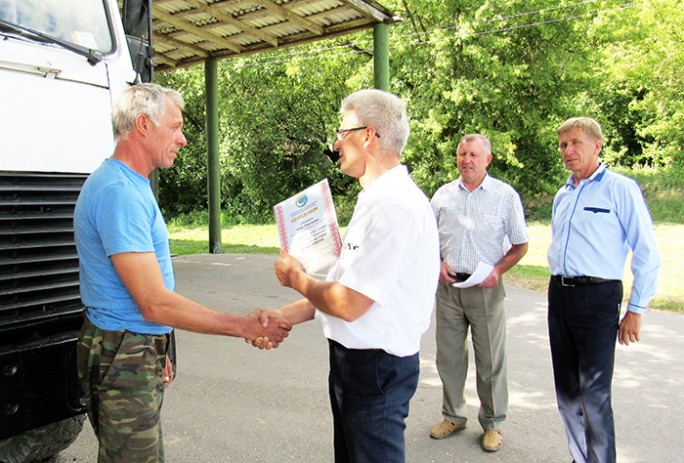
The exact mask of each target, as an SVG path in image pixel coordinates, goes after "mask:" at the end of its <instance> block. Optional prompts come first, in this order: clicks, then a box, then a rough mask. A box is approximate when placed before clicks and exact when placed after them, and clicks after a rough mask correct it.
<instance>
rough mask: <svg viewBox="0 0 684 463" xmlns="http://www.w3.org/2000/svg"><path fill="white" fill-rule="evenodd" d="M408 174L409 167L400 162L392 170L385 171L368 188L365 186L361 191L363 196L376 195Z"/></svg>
mask: <svg viewBox="0 0 684 463" xmlns="http://www.w3.org/2000/svg"><path fill="white" fill-rule="evenodd" d="M407 175H408V169H407V168H406V166H405V165H403V164H398V165H396V166H394V167H392V168H391V169H390V170H388V171H387V172H385V173H383V174H382V175H381V176H380V177H378V178H377V179H375V181H374V182H373V183H371V184H370V186H368V187H367V188H364V189H363V190H362V191H361V194H360V196H361V195H363V196H375V195H378V194H380V193H381V192H382V191H384V190H385V188H387V186H389V185H391V184H393V183H395V182H397V181H398V180H400V179H401V178H403V177H405V176H407Z"/></svg>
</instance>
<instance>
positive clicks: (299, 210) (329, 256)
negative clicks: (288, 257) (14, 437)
mask: <svg viewBox="0 0 684 463" xmlns="http://www.w3.org/2000/svg"><path fill="white" fill-rule="evenodd" d="M273 209H274V212H275V216H276V222H277V224H278V232H279V234H280V246H281V248H282V249H284V250H286V251H287V252H289V253H290V254H292V255H293V256H295V257H296V258H297V259H298V260H299V261H300V262H301V264H302V265H303V267H304V269H305V270H306V272H307V273H309V274H312V273H315V272H317V271H319V270H321V269H323V268H325V267H328V266H330V264H332V263H333V262H334V261H335V259H337V257H338V256H339V255H340V248H341V247H342V241H341V240H340V233H339V230H338V226H337V215H336V213H335V206H334V204H333V201H332V196H331V195H330V187H329V186H328V180H327V179H325V180H322V181H320V182H318V183H316V184H315V185H313V186H311V187H309V188H307V189H306V190H304V191H302V192H300V193H297V194H296V195H294V196H291V197H290V198H288V199H286V200H285V201H282V202H280V203H278V204H276V205H275V207H274V208H273Z"/></svg>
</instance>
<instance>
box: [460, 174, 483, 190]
mask: <svg viewBox="0 0 684 463" xmlns="http://www.w3.org/2000/svg"><path fill="white" fill-rule="evenodd" d="M456 181H457V182H458V187H459V188H463V189H464V190H465V191H469V190H468V188H466V186H465V185H464V184H463V179H462V178H461V177H458V180H456ZM491 185H492V178H491V177H490V176H489V172H485V178H484V179H483V180H482V183H480V185H479V186H478V187H477V188H475V190H477V189H479V188H482V189H483V190H488V189H489V188H491ZM475 190H473V191H475Z"/></svg>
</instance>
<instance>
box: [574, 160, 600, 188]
mask: <svg viewBox="0 0 684 463" xmlns="http://www.w3.org/2000/svg"><path fill="white" fill-rule="evenodd" d="M606 170H607V168H606V165H605V164H604V163H600V164H599V166H598V167H597V168H596V170H595V171H594V173H593V174H591V175H590V176H589V178H586V179H584V180H580V185H581V184H582V182H600V181H601V180H602V179H603V176H604V175H605V174H606ZM573 175H575V174H570V176H569V177H568V181H567V182H565V185H566V187H568V188H575V180H574V179H573ZM578 186H579V185H578Z"/></svg>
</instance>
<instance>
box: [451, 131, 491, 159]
mask: <svg viewBox="0 0 684 463" xmlns="http://www.w3.org/2000/svg"><path fill="white" fill-rule="evenodd" d="M478 140H479V141H481V142H482V144H483V145H484V149H485V152H486V153H487V154H489V155H490V156H491V154H492V142H491V141H489V138H487V137H485V136H484V135H481V134H479V133H469V134H468V135H463V137H461V140H460V141H459V142H458V146H461V144H462V143H472V142H474V141H478Z"/></svg>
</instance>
